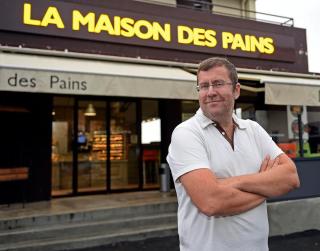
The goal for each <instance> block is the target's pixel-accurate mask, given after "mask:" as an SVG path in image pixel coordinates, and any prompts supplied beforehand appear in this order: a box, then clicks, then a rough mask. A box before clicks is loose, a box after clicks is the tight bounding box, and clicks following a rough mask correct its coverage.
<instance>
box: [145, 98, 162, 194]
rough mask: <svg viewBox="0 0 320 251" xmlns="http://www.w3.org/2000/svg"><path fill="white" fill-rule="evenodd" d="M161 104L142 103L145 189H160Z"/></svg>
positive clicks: (149, 101) (154, 101)
mask: <svg viewBox="0 0 320 251" xmlns="http://www.w3.org/2000/svg"><path fill="white" fill-rule="evenodd" d="M158 106H159V102H158V101H156V100H143V101H142V122H141V142H142V146H143V155H142V160H143V163H142V168H143V187H144V188H158V187H159V167H160V143H161V120H160V118H159V108H158Z"/></svg>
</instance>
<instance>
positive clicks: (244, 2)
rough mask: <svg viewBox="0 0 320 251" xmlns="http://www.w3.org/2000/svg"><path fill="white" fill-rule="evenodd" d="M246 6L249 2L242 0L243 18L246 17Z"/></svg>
mask: <svg viewBox="0 0 320 251" xmlns="http://www.w3.org/2000/svg"><path fill="white" fill-rule="evenodd" d="M246 4H247V0H241V11H242V13H241V16H242V17H246V16H247V15H246Z"/></svg>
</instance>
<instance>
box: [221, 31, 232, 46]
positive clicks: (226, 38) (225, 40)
mask: <svg viewBox="0 0 320 251" xmlns="http://www.w3.org/2000/svg"><path fill="white" fill-rule="evenodd" d="M232 41H233V34H232V33H230V32H222V48H224V49H228V48H229V44H231V43H232Z"/></svg>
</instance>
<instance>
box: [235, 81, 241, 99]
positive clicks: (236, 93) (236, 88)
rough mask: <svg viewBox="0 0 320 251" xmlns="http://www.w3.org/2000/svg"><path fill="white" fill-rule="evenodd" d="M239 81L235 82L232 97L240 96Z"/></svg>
mask: <svg viewBox="0 0 320 251" xmlns="http://www.w3.org/2000/svg"><path fill="white" fill-rule="evenodd" d="M240 89H241V88H240V83H237V84H236V86H235V88H234V99H238V98H239V97H240Z"/></svg>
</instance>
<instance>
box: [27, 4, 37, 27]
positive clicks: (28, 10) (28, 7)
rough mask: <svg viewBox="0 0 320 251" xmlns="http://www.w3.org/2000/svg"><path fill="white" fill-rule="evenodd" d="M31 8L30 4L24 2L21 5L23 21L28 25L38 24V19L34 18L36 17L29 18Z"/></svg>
mask: <svg viewBox="0 0 320 251" xmlns="http://www.w3.org/2000/svg"><path fill="white" fill-rule="evenodd" d="M31 10H32V6H31V4H29V3H25V4H24V5H23V23H24V24H29V25H36V26H40V25H41V21H40V20H36V19H32V18H31Z"/></svg>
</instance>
